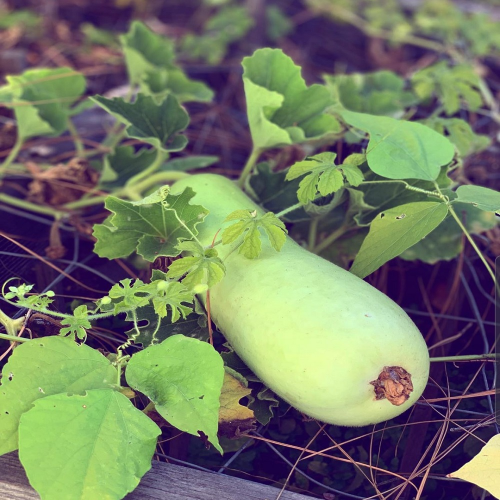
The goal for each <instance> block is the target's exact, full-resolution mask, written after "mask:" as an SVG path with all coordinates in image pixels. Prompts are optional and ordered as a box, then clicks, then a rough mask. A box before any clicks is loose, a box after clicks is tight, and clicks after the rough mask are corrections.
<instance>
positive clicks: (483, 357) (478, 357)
mask: <svg viewBox="0 0 500 500" xmlns="http://www.w3.org/2000/svg"><path fill="white" fill-rule="evenodd" d="M498 357H499V355H498V354H495V353H491V354H468V355H464V356H442V357H438V358H430V361H431V362H432V363H437V362H439V361H450V362H455V361H484V360H487V359H498Z"/></svg>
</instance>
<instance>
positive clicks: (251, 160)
mask: <svg viewBox="0 0 500 500" xmlns="http://www.w3.org/2000/svg"><path fill="white" fill-rule="evenodd" d="M260 153H261V151H260V149H259V148H255V149H252V152H251V153H250V156H249V157H248V160H247V162H246V164H245V166H244V167H243V170H242V171H241V174H240V177H239V179H238V180H237V182H236V184H238V186H239V187H240V188H243V186H244V185H245V181H246V179H247V177H248V176H249V175H250V173H251V172H252V170H253V167H254V166H255V164H256V163H257V160H258V159H259V156H260Z"/></svg>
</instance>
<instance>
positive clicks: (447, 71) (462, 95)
mask: <svg viewBox="0 0 500 500" xmlns="http://www.w3.org/2000/svg"><path fill="white" fill-rule="evenodd" d="M479 82H480V80H479V77H478V76H477V75H476V73H475V71H474V68H473V66H471V65H469V64H458V65H456V66H453V67H451V66H450V63H449V62H448V61H441V62H439V63H437V64H434V65H433V66H430V67H428V68H425V69H422V70H420V71H418V72H417V73H415V75H413V77H412V83H413V88H414V90H415V92H416V94H417V95H418V96H419V97H420V98H421V99H429V98H430V97H432V96H434V95H435V96H437V97H438V99H439V100H440V101H441V102H442V104H443V107H444V110H445V112H446V114H447V115H453V114H455V113H456V112H457V111H459V110H460V108H461V107H462V101H464V102H465V103H466V104H467V106H468V108H469V109H470V110H472V111H475V110H477V109H478V108H480V107H481V105H482V102H483V99H482V97H481V93H480V91H479Z"/></svg>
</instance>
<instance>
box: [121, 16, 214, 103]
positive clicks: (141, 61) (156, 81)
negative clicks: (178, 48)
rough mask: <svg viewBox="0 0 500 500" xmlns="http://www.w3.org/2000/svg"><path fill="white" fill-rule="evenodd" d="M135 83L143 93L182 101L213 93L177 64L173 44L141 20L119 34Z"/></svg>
mask: <svg viewBox="0 0 500 500" xmlns="http://www.w3.org/2000/svg"><path fill="white" fill-rule="evenodd" d="M120 42H121V44H122V48H123V53H124V55H125V63H126V65H127V71H128V74H129V80H130V83H131V84H132V85H140V88H141V92H143V93H145V94H148V95H151V94H153V95H156V96H159V97H163V96H165V95H167V94H173V95H175V96H176V97H177V98H178V99H179V101H180V102H185V101H210V100H211V99H212V97H213V92H212V91H211V90H210V89H209V88H208V87H207V86H206V85H205V84H204V83H202V82H198V81H195V80H191V79H190V78H189V77H187V76H186V74H185V73H184V72H183V71H182V69H181V68H179V67H178V66H177V64H176V63H175V54H174V44H173V42H172V41H171V40H169V39H168V38H165V37H162V36H160V35H157V34H156V33H153V32H152V31H151V30H150V29H149V28H147V27H146V26H145V25H144V24H143V23H141V22H140V21H134V22H132V24H131V25H130V30H129V32H128V33H127V34H125V35H122V36H121V37H120Z"/></svg>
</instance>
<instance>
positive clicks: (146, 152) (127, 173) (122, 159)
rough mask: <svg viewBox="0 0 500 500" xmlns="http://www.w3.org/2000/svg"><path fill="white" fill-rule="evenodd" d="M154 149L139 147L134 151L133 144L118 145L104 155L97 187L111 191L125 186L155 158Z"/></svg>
mask: <svg viewBox="0 0 500 500" xmlns="http://www.w3.org/2000/svg"><path fill="white" fill-rule="evenodd" d="M156 154H157V153H156V151H155V150H154V149H146V148H143V149H140V150H139V151H138V152H137V153H135V149H134V147H133V146H119V147H117V148H115V150H114V152H113V154H109V155H106V156H105V158H104V166H103V170H102V173H101V177H100V179H99V187H100V188H101V189H106V190H108V191H112V190H113V189H117V188H120V187H123V186H125V184H126V182H127V181H128V180H129V179H131V178H132V177H134V175H137V174H138V173H139V172H142V171H143V170H145V169H146V168H147V167H148V166H149V165H151V163H153V161H154V159H155V158H156Z"/></svg>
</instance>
